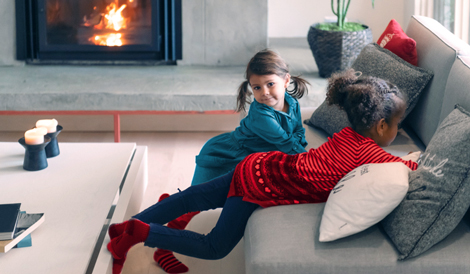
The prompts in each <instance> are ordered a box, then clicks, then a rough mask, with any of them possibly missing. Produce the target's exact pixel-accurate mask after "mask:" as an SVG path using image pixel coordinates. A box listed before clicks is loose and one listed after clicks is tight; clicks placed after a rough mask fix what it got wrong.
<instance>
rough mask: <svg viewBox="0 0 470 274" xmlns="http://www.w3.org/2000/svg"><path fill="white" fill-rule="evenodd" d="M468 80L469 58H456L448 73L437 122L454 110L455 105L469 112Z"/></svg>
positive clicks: (469, 76)
mask: <svg viewBox="0 0 470 274" xmlns="http://www.w3.org/2000/svg"><path fill="white" fill-rule="evenodd" d="M469 79H470V56H458V57H457V59H456V60H455V62H454V65H453V66H452V69H451V70H450V73H449V79H448V80H447V85H446V93H445V96H444V100H443V103H442V109H441V116H440V119H439V122H441V121H442V120H444V118H445V117H447V116H448V115H449V113H451V112H452V111H453V110H454V106H455V105H456V104H459V105H460V106H462V107H463V108H464V109H467V110H470V92H469V89H468V81H469Z"/></svg>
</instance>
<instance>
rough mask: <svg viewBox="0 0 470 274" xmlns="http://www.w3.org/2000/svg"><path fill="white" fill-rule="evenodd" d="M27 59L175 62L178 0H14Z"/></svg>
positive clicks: (22, 55)
mask: <svg viewBox="0 0 470 274" xmlns="http://www.w3.org/2000/svg"><path fill="white" fill-rule="evenodd" d="M16 21H17V59H18V60H25V61H26V62H27V63H29V64H62V63H70V64H135V63H137V64H176V60H178V59H181V57H182V56H181V55H182V54H181V52H182V45H181V0H17V1H16Z"/></svg>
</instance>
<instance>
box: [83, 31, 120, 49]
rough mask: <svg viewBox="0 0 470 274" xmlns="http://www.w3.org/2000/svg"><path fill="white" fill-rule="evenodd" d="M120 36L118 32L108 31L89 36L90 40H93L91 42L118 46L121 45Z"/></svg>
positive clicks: (99, 44)
mask: <svg viewBox="0 0 470 274" xmlns="http://www.w3.org/2000/svg"><path fill="white" fill-rule="evenodd" d="M121 36H122V35H121V34H120V33H110V34H105V35H95V37H94V38H90V40H93V41H92V42H93V43H94V44H95V45H98V46H109V47H113V46H118V47H120V46H122V41H121Z"/></svg>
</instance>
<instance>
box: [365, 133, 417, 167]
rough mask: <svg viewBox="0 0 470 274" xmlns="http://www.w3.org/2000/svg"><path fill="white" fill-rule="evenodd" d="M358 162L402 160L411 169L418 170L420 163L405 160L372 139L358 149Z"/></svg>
mask: <svg viewBox="0 0 470 274" xmlns="http://www.w3.org/2000/svg"><path fill="white" fill-rule="evenodd" d="M358 156H359V158H358V164H359V165H362V164H369V163H392V162H402V163H404V164H405V165H406V166H408V167H409V168H410V169H411V170H416V169H417V168H418V164H417V163H416V162H413V161H411V160H408V161H405V160H403V159H402V158H400V157H398V156H394V155H392V154H390V153H388V152H386V151H385V150H384V149H383V148H381V147H380V146H379V145H377V144H376V143H375V142H374V141H373V140H372V139H370V140H366V141H364V143H363V144H362V145H361V147H360V149H359V151H358Z"/></svg>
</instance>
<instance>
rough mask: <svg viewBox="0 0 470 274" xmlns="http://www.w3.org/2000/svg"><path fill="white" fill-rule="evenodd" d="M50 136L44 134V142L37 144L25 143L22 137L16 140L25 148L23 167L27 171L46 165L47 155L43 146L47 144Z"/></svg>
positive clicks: (43, 167)
mask: <svg viewBox="0 0 470 274" xmlns="http://www.w3.org/2000/svg"><path fill="white" fill-rule="evenodd" d="M50 141H51V138H50V137H49V136H47V135H46V136H44V143H42V144H38V145H29V144H26V142H25V139H24V137H22V138H20V139H19V140H18V142H19V143H20V144H21V145H22V146H23V147H24V148H25V149H26V151H25V154H24V162H23V169H25V170H28V171H37V170H41V169H45V168H46V167H47V157H46V151H45V147H46V146H47V145H48V144H49V142H50Z"/></svg>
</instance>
